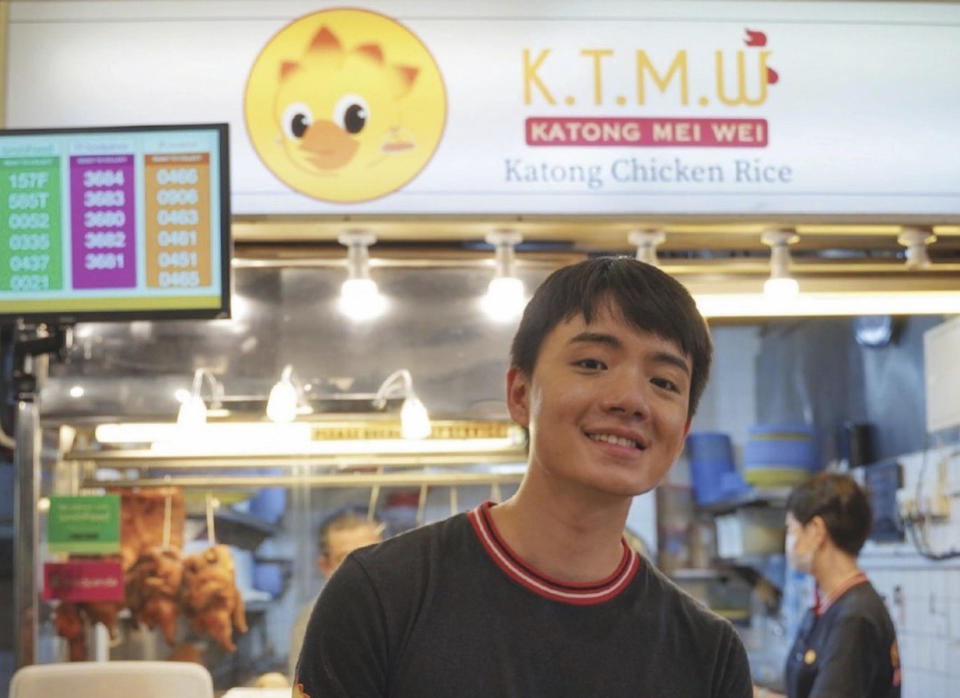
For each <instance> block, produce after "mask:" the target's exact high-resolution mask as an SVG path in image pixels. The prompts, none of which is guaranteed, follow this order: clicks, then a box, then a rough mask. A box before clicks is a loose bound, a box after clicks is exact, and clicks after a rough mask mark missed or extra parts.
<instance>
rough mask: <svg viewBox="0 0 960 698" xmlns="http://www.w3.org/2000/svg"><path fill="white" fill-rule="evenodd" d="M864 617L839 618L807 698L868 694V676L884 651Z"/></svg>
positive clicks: (845, 697) (874, 668)
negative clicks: (881, 649)
mask: <svg viewBox="0 0 960 698" xmlns="http://www.w3.org/2000/svg"><path fill="white" fill-rule="evenodd" d="M877 639H878V638H877V634H876V633H875V632H873V630H872V629H871V627H870V623H869V621H867V619H866V618H859V617H850V618H842V619H840V620H839V621H838V622H837V626H836V627H835V628H834V629H833V631H832V632H831V633H830V635H829V637H828V638H827V642H826V644H825V645H824V647H823V653H822V655H821V657H820V662H821V663H820V667H819V668H818V670H817V677H816V679H814V682H813V686H812V687H811V688H810V698H859V697H861V696H862V697H863V698H868V692H869V691H870V679H871V677H872V675H873V672H874V671H875V670H876V667H877V663H878V662H880V661H882V660H883V655H882V654H881V653H880V650H879V649H878V647H877Z"/></svg>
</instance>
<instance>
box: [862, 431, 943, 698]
mask: <svg viewBox="0 0 960 698" xmlns="http://www.w3.org/2000/svg"><path fill="white" fill-rule="evenodd" d="M955 450H956V449H951V450H947V449H941V450H938V451H931V452H928V454H927V460H926V468H925V475H924V479H923V487H922V491H928V490H930V489H931V488H932V487H933V484H934V481H935V478H936V477H937V474H938V467H937V466H938V465H939V464H940V462H941V461H943V460H944V457H945V456H947V459H946V464H945V466H944V467H945V470H944V473H945V475H946V476H947V482H948V484H949V486H948V488H947V491H949V492H955V491H958V489H960V454H953V451H955ZM899 460H900V462H901V464H902V465H903V466H904V483H905V488H904V489H905V491H906V492H909V493H911V494H913V493H915V492H916V488H917V480H918V477H919V474H920V470H921V468H922V467H923V456H922V454H914V455H910V456H905V457H902V458H900V459H899ZM952 504H953V507H954V509H955V511H954V512H953V513H952V516H951V517H950V519H949V520H947V521H945V522H943V523H941V524H937V525H935V526H934V528H933V530H931V536H930V538H931V544H932V546H933V547H935V548H936V549H937V550H938V551H943V550H946V549H949V548H950V547H955V548H957V549H958V550H960V499H958V498H957V497H953V498H952ZM860 564H861V566H862V567H863V568H864V570H865V571H866V572H867V574H868V576H869V577H870V579H871V581H872V582H873V585H874V586H875V587H876V589H877V591H878V592H879V593H880V594H882V595H883V597H884V599H885V600H886V602H887V607H888V609H889V610H890V617H891V618H893V622H894V623H895V624H896V626H897V637H898V640H899V643H900V651H901V660H902V665H903V688H902V698H941V697H942V698H956V696H960V558H955V559H952V560H944V561H940V562H935V561H931V560H927V559H926V558H924V557H922V556H921V555H919V554H918V553H917V552H916V550H915V548H914V547H913V545H912V544H911V543H910V542H909V539H908V540H907V542H904V543H899V544H885V545H878V544H874V543H868V544H867V546H865V547H864V550H863V552H862V553H861V556H860Z"/></svg>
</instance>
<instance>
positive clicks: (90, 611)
mask: <svg viewBox="0 0 960 698" xmlns="http://www.w3.org/2000/svg"><path fill="white" fill-rule="evenodd" d="M77 606H79V607H80V611H81V612H82V613H83V614H84V615H85V616H87V618H89V619H90V623H91V625H96V624H97V623H103V624H104V625H105V626H106V627H107V632H109V633H110V639H111V640H114V639H116V637H117V614H118V613H120V609H122V608H123V602H122V601H84V602H83V603H79V604H77Z"/></svg>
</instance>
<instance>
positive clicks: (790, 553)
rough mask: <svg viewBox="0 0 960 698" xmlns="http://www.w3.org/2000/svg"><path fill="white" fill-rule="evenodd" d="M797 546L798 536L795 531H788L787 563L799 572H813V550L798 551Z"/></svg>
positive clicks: (786, 543)
mask: <svg viewBox="0 0 960 698" xmlns="http://www.w3.org/2000/svg"><path fill="white" fill-rule="evenodd" d="M796 546H797V537H796V535H794V534H793V533H790V532H789V531H788V532H787V540H786V542H785V543H784V548H785V549H786V554H787V563H789V565H790V566H791V567H792V568H793V569H795V570H797V571H798V572H803V573H804V574H812V573H813V551H812V550H810V551H808V552H798V551H797V549H796Z"/></svg>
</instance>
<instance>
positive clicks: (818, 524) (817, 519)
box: [807, 514, 832, 547]
mask: <svg viewBox="0 0 960 698" xmlns="http://www.w3.org/2000/svg"><path fill="white" fill-rule="evenodd" d="M807 526H810V527H811V528H812V529H813V535H814V540H815V541H816V543H817V547H820V545H821V543H824V542H825V541H829V540H832V539H831V538H830V530H829V529H828V528H827V522H826V521H824V520H823V517H822V516H820V515H819V514H817V515H816V516H814V517H813V518H812V519H810V521H809V522H807Z"/></svg>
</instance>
